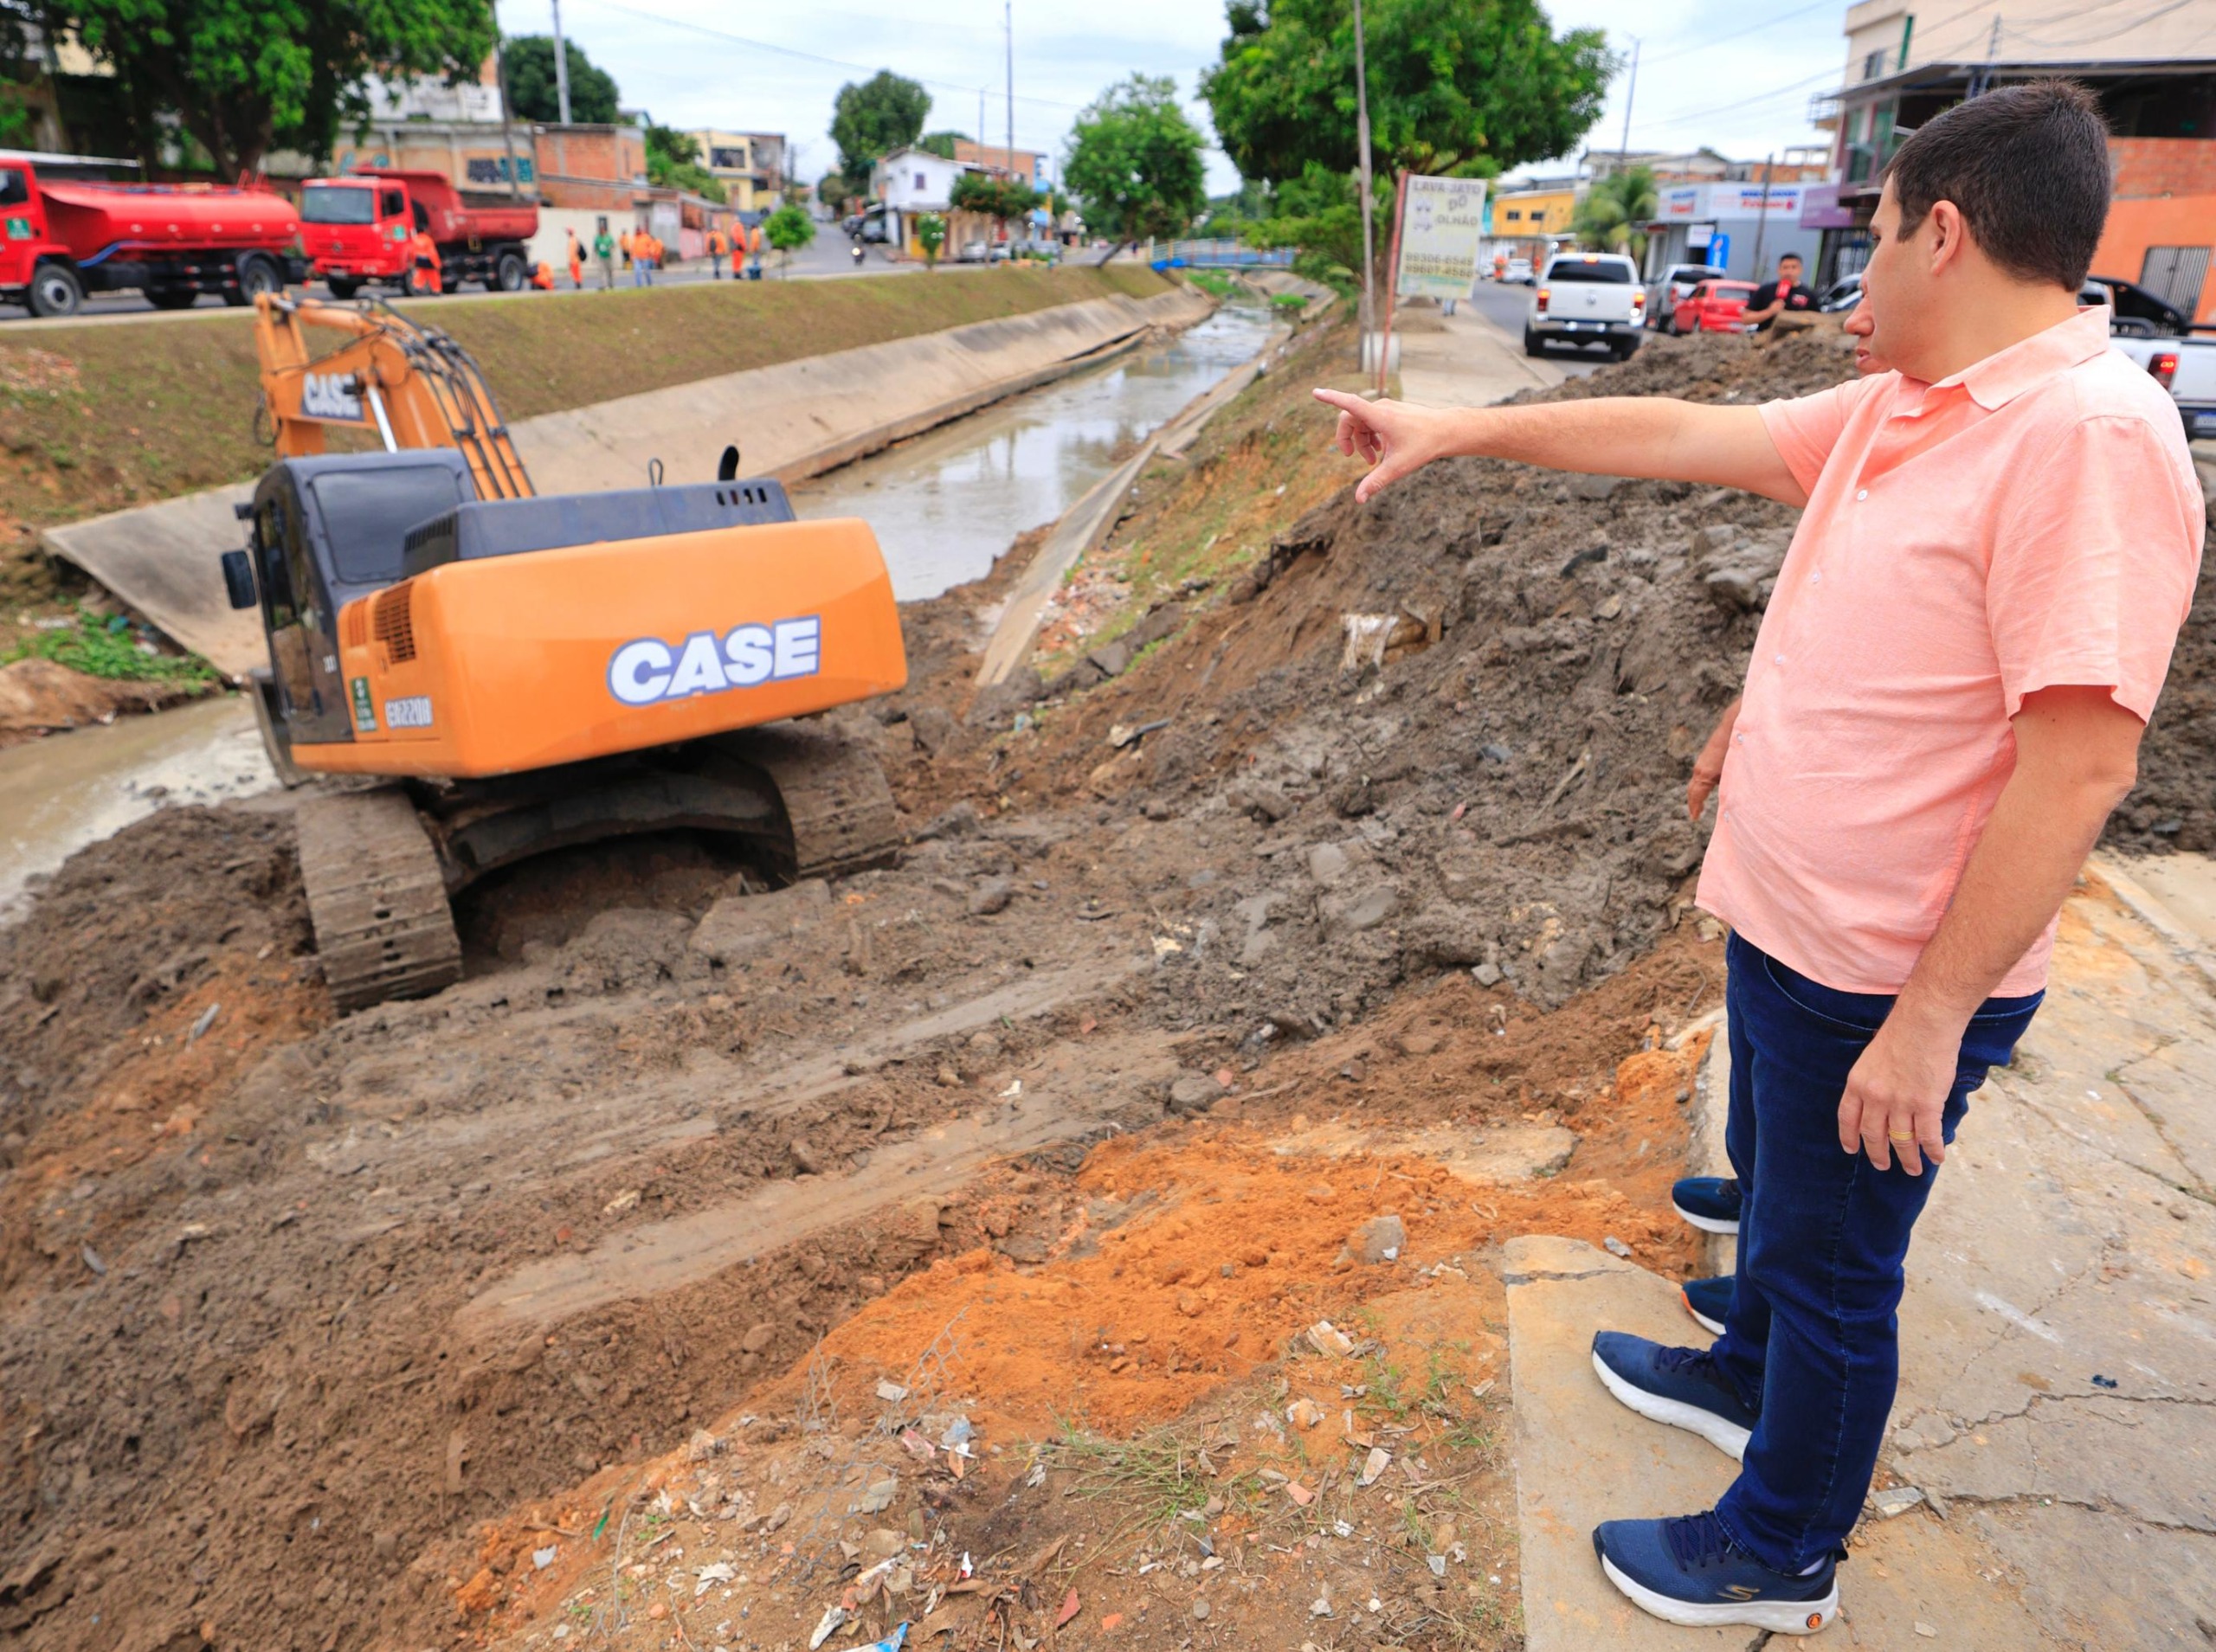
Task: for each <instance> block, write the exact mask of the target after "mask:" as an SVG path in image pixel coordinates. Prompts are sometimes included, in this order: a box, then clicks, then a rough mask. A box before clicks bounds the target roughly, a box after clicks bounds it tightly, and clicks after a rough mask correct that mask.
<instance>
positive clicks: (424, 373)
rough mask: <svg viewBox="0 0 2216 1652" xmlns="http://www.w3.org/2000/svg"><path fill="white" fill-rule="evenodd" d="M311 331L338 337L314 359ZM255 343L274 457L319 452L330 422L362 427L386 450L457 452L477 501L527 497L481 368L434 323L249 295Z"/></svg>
mask: <svg viewBox="0 0 2216 1652" xmlns="http://www.w3.org/2000/svg"><path fill="white" fill-rule="evenodd" d="M310 328H318V329H321V330H324V331H329V332H333V333H337V334H340V335H342V337H341V338H340V340H339V342H338V344H336V345H335V346H334V347H333V348H331V349H329V350H325V351H324V352H323V353H322V354H321V355H318V354H317V353H316V352H315V350H313V348H312V346H311V344H310V343H309V340H308V337H307V330H308V329H310ZM254 349H255V350H256V352H257V353H258V354H259V356H260V357H261V399H262V405H263V408H264V409H265V411H266V412H267V416H268V419H269V421H270V423H271V425H272V426H273V427H274V434H275V437H276V447H277V452H278V454H279V456H280V457H281V458H286V459H298V458H303V457H306V456H308V455H312V454H315V453H322V452H323V451H324V443H325V429H326V427H329V426H332V425H338V426H341V427H350V428H354V429H367V430H372V431H374V432H375V433H376V434H377V437H378V439H379V440H381V441H382V442H383V445H384V447H385V450H386V451H387V452H388V453H393V452H397V451H399V450H400V449H402V448H416V447H453V448H456V449H458V450H460V452H461V453H462V455H463V457H464V458H465V459H466V460H467V462H468V465H469V470H470V475H471V477H472V479H473V480H474V481H475V482H476V485H477V496H478V498H480V499H522V498H531V497H533V495H534V492H535V490H534V489H533V488H532V486H531V474H530V472H528V471H526V470H525V468H524V463H523V460H521V459H520V458H519V457H518V456H517V453H516V450H515V446H514V444H513V443H512V441H511V440H509V439H508V428H507V426H506V424H505V423H504V422H503V421H501V418H500V410H499V407H498V406H497V405H496V404H495V403H494V402H493V392H492V389H491V388H490V387H489V386H488V385H486V382H485V376H484V374H483V373H482V372H481V371H480V370H479V369H478V366H477V363H476V362H475V360H473V358H472V357H471V356H470V354H469V352H468V351H467V350H464V349H463V348H462V347H461V345H460V344H456V343H455V342H454V340H453V339H452V338H450V337H448V336H447V335H446V334H445V333H443V332H441V331H440V330H439V329H437V328H436V327H428V326H425V325H422V324H421V323H419V322H415V321H413V320H410V319H409V318H408V317H406V316H404V315H403V314H401V313H400V312H398V311H397V310H395V309H394V308H392V306H391V305H387V304H384V303H383V302H381V301H377V300H369V301H365V302H364V303H360V304H325V303H320V302H319V301H317V300H315V299H293V298H287V297H286V296H284V295H283V294H281V293H261V294H259V295H257V296H256V297H255V299H254Z"/></svg>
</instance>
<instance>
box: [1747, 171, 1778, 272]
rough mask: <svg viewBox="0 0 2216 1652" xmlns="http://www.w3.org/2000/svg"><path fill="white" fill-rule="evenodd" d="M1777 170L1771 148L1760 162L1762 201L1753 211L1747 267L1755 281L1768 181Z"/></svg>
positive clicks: (1759, 267) (1766, 212) (1766, 218)
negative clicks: (1752, 255)
mask: <svg viewBox="0 0 2216 1652" xmlns="http://www.w3.org/2000/svg"><path fill="white" fill-rule="evenodd" d="M1776 170H1777V151H1775V150H1772V151H1770V152H1769V154H1768V157H1766V158H1765V159H1764V160H1763V162H1762V205H1761V206H1760V207H1759V208H1757V209H1755V261H1754V263H1753V264H1752V265H1750V266H1749V271H1750V273H1752V274H1753V276H1754V278H1755V280H1757V281H1759V280H1762V231H1763V230H1765V229H1767V228H1768V227H1769V181H1770V177H1771V176H1772V174H1774V173H1775V171H1776Z"/></svg>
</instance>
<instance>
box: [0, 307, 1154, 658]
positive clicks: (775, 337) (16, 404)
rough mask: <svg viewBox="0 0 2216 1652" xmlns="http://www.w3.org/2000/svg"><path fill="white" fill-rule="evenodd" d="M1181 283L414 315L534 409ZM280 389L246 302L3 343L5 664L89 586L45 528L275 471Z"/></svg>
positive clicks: (514, 408)
mask: <svg viewBox="0 0 2216 1652" xmlns="http://www.w3.org/2000/svg"><path fill="white" fill-rule="evenodd" d="M1168 287H1169V283H1167V282H1166V281H1164V280H1163V278H1162V277H1161V276H1159V275H1157V274H1156V273H1154V272H1153V271H1152V270H1150V269H1147V268H1145V267H1143V266H1137V265H1129V264H1124V265H1115V266H1111V267H1108V268H1105V269H1095V268H1092V267H1090V266H1074V267H1073V266H1064V267H1060V268H1057V269H1053V270H1046V269H1039V268H1034V267H1027V266H1026V267H1003V268H1000V269H995V270H992V271H981V272H978V273H975V274H972V273H961V274H943V275H905V274H904V275H886V276H875V277H869V276H864V277H857V278H853V279H848V280H835V281H776V280H770V281H725V282H721V283H710V284H705V285H700V286H663V287H654V288H650V289H644V290H641V289H635V288H619V289H618V290H616V291H615V292H605V293H602V292H590V293H581V294H577V295H575V296H569V295H564V296H561V297H546V296H542V295H531V296H527V297H523V298H517V299H503V300H499V301H497V302H488V301H482V300H470V299H465V300H462V301H460V302H456V301H454V300H451V299H429V300H426V301H423V302H422V303H419V304H411V305H407V306H405V307H406V308H407V309H408V310H409V312H410V313H412V314H415V315H417V316H420V317H422V318H424V319H426V320H429V321H432V322H435V324H436V325H439V326H441V327H442V328H444V329H445V330H446V331H448V332H449V333H451V334H453V335H454V337H455V338H457V339H459V340H460V341H461V344H463V346H464V347H465V348H467V350H470V352H471V353H472V354H473V355H474V356H475V357H477V359H478V361H479V363H481V364H482V366H483V367H484V369H485V375H486V379H487V381H488V382H490V383H491V384H492V386H493V395H495V396H496V397H498V398H499V403H500V408H501V411H502V413H503V414H504V415H506V417H508V418H509V419H511V420H516V419H528V418H530V417H531V416H532V415H536V414H541V413H555V412H559V411H561V410H563V409H564V408H574V407H582V406H584V405H586V404H588V403H590V402H602V401H606V400H608V399H609V397H611V396H618V395H634V394H635V393H637V392H640V391H642V390H659V389H667V388H668V387H669V386H671V385H673V384H684V383H688V382H692V381H693V380H695V379H702V378H710V377H713V376H716V375H718V374H721V373H734V372H738V371H741V370H744V369H747V368H750V367H767V366H770V365H772V364H774V363H778V362H783V361H790V360H792V359H794V358H795V357H802V356H815V355H821V354H823V353H825V352H828V351H830V350H849V349H853V348H854V347H855V346H858V345H862V344H882V343H885V342H886V341H888V340H891V339H895V338H908V337H915V336H916V335H918V334H919V333H927V332H936V331H939V330H940V329H942V328H945V327H957V326H962V325H965V324H967V323H969V322H975V321H990V320H993V319H995V318H999V317H1002V316H1013V315H1023V314H1027V313H1028V312H1034V311H1038V310H1045V309H1049V308H1051V307H1053V305H1061V304H1075V303H1079V302H1082V301H1084V300H1085V299H1098V298H1105V297H1107V296H1109V295H1111V294H1113V293H1119V292H1120V293H1124V294H1126V295H1127V296H1130V297H1133V298H1148V297H1151V296H1153V295H1154V294H1156V293H1158V292H1165V291H1167V290H1168ZM332 339H333V342H334V343H335V342H336V335H332ZM260 395H261V382H260V370H259V368H258V367H257V365H256V363H255V360H254V331H253V318H252V316H251V315H250V314H248V313H246V312H228V313H222V314H206V313H203V315H199V316H194V317H191V318H169V317H163V318H155V317H152V316H151V315H150V316H149V318H148V319H147V321H146V322H145V325H135V324H130V323H122V322H102V323H100V324H98V325H85V326H75V327H55V328H41V329H38V330H37V331H23V332H17V333H13V334H7V335H0V659H5V658H7V657H9V651H10V649H11V648H17V647H20V646H22V645H23V642H24V641H26V640H28V639H29V638H31V637H32V636H34V635H35V633H34V631H33V629H32V627H33V626H34V622H35V620H37V619H39V618H42V617H50V616H53V615H55V614H66V613H67V612H68V608H69V605H70V603H71V601H73V600H74V598H75V597H76V596H77V595H80V594H81V592H82V591H83V590H84V589H85V588H86V586H85V583H84V582H83V581H82V579H81V577H80V576H77V575H74V574H72V573H69V572H68V571H65V570H63V569H58V568H56V567H55V566H53V565H51V564H50V563H48V561H47V559H46V558H45V557H44V556H42V555H40V554H39V552H38V549H37V532H38V530H39V529H41V528H43V527H48V526H51V525H53V524H56V523H61V522H69V521H74V520H75V519H77V518H79V517H88V516H97V515H99V514H100V513H101V512H102V511H118V510H121V509H123V508H124V507H126V506H127V505H145V504H148V503H151V502H152V501H154V500H157V499H165V498H173V497H175V496H176V495H177V494H180V493H189V492H192V491H194V490H195V489H196V488H203V487H215V486H218V485H222V484H223V483H226V482H237V481H243V480H245V479H248V477H251V476H254V475H255V474H257V473H258V472H260V471H261V469H262V468H263V467H264V466H266V465H267V464H268V462H269V458H270V454H269V449H268V448H267V447H264V446H262V445H261V442H260V441H258V440H256V439H255V437H254V408H255V407H256V405H257V402H258V401H259V398H260ZM342 440H343V438H342ZM73 663H74V662H73Z"/></svg>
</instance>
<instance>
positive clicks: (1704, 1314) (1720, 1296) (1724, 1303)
mask: <svg viewBox="0 0 2216 1652" xmlns="http://www.w3.org/2000/svg"><path fill="white" fill-rule="evenodd" d="M1736 1289H1737V1287H1736V1285H1734V1284H1733V1283H1732V1282H1731V1276H1730V1274H1719V1275H1717V1277H1715V1278H1714V1279H1688V1280H1687V1281H1685V1283H1684V1284H1683V1285H1681V1286H1679V1287H1678V1295H1680V1296H1682V1297H1684V1298H1685V1312H1686V1313H1688V1314H1690V1315H1692V1316H1693V1318H1694V1319H1696V1320H1697V1321H1699V1322H1700V1327H1701V1329H1703V1330H1704V1331H1710V1332H1713V1333H1714V1334H1716V1335H1717V1336H1722V1335H1723V1321H1724V1320H1725V1319H1726V1317H1728V1316H1729V1315H1730V1312H1731V1298H1732V1295H1733V1294H1734V1293H1735V1292H1736Z"/></svg>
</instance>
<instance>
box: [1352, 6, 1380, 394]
mask: <svg viewBox="0 0 2216 1652" xmlns="http://www.w3.org/2000/svg"><path fill="white" fill-rule="evenodd" d="M1354 126H1355V141H1356V143H1357V144H1359V145H1361V154H1362V161H1361V170H1360V177H1361V181H1362V348H1363V349H1364V350H1368V349H1369V330H1370V328H1371V326H1372V325H1374V321H1375V316H1376V314H1377V306H1376V302H1375V299H1374V298H1373V297H1372V296H1371V293H1370V284H1371V266H1372V265H1373V264H1374V263H1375V261H1376V259H1375V253H1374V251H1373V249H1372V247H1371V245H1370V239H1371V232H1370V227H1369V64H1368V62H1367V61H1365V60H1364V58H1363V56H1362V0H1354Z"/></svg>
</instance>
